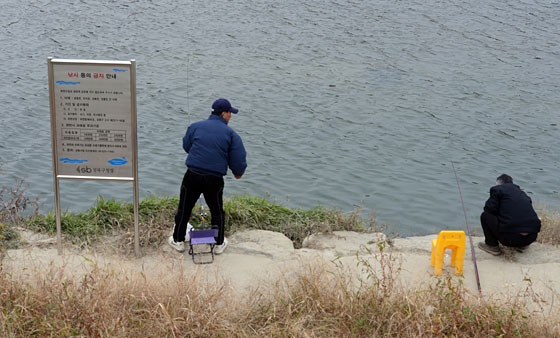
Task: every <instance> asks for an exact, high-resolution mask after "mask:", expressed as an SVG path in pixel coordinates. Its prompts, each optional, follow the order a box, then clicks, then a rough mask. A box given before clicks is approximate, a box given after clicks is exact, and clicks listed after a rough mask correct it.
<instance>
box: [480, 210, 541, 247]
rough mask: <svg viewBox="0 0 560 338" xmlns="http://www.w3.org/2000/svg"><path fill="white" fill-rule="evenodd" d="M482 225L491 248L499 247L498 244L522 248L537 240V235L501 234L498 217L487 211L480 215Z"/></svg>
mask: <svg viewBox="0 0 560 338" xmlns="http://www.w3.org/2000/svg"><path fill="white" fill-rule="evenodd" d="M480 224H481V225H482V230H483V231H484V241H485V242H486V244H488V245H490V246H498V243H502V245H505V246H510V247H522V246H527V245H529V244H531V243H533V242H534V241H535V240H536V239H537V234H536V233H532V234H528V235H526V236H525V235H521V234H519V233H515V232H500V231H499V225H498V217H496V216H495V215H493V214H491V213H489V212H486V211H485V212H483V213H482V215H480Z"/></svg>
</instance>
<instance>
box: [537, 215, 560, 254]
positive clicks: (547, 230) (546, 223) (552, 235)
mask: <svg viewBox="0 0 560 338" xmlns="http://www.w3.org/2000/svg"><path fill="white" fill-rule="evenodd" d="M539 215H540V219H541V222H542V226H541V232H540V233H539V237H538V238H537V242H539V243H542V244H550V245H555V246H560V214H559V213H557V212H552V211H550V210H547V209H543V210H541V211H540V212H539Z"/></svg>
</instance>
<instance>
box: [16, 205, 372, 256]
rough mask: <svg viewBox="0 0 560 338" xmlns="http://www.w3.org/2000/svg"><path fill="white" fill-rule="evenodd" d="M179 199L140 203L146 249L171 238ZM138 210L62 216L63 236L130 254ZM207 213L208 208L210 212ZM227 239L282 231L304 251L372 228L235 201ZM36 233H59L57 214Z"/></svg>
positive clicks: (39, 221)
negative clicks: (335, 234)
mask: <svg viewBox="0 0 560 338" xmlns="http://www.w3.org/2000/svg"><path fill="white" fill-rule="evenodd" d="M178 204H179V200H178V199H177V198H175V197H156V196H152V197H150V198H147V199H144V200H142V201H140V203H139V222H140V245H141V246H143V247H157V246H159V245H160V244H161V243H162V241H164V240H165V239H166V236H167V235H168V234H169V232H170V231H171V229H172V228H173V224H174V216H175V212H176V210H177V205H178ZM133 208H134V206H133V204H132V203H127V202H120V201H115V200H104V199H103V198H101V197H100V198H99V199H98V200H97V201H96V203H95V205H94V206H93V207H92V208H90V209H88V210H87V211H85V212H82V213H71V212H66V213H64V215H63V216H62V222H61V227H62V232H63V234H64V235H65V236H66V237H68V238H69V239H70V240H71V241H72V242H74V243H77V244H81V245H91V244H93V243H95V242H97V241H98V240H99V239H100V238H101V237H103V236H106V235H116V234H121V236H120V240H119V241H118V244H117V246H118V247H119V248H120V249H123V250H127V251H130V250H131V248H132V247H133V246H132V243H133V240H134V209H133ZM206 210H207V209H206ZM224 211H225V214H226V234H227V235H230V234H232V233H234V232H236V231H239V230H242V229H261V230H271V231H277V232H281V233H283V234H284V235H286V236H287V237H288V238H290V239H291V240H292V241H293V242H294V246H295V247H296V248H300V247H301V244H302V242H303V239H304V238H305V237H306V236H308V235H309V234H312V233H316V232H320V231H335V230H354V231H363V230H366V229H371V228H372V227H373V226H374V225H375V220H370V221H369V223H367V224H366V223H364V221H363V220H362V219H361V218H360V216H359V211H358V210H354V211H353V212H351V213H343V212H341V211H340V210H337V209H326V208H323V207H315V208H312V209H292V208H287V207H285V206H282V205H280V204H278V203H275V202H271V201H268V200H266V199H263V198H260V197H255V196H233V197H231V198H226V199H225V201H224ZM200 213H201V206H200V205H196V206H195V207H194V208H193V212H192V216H191V220H190V223H191V224H193V225H195V226H198V225H200V224H201V222H202V220H201V217H200ZM26 226H27V227H29V228H31V229H32V230H34V231H39V232H48V233H51V234H54V233H55V232H56V219H55V215H54V213H50V214H48V215H36V216H35V217H33V218H31V219H29V220H28V221H27V222H26Z"/></svg>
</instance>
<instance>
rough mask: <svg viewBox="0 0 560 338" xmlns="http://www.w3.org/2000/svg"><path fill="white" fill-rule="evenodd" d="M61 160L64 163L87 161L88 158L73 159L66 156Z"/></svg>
mask: <svg viewBox="0 0 560 338" xmlns="http://www.w3.org/2000/svg"><path fill="white" fill-rule="evenodd" d="M60 161H62V162H64V163H84V162H87V161H88V160H73V159H70V158H68V157H65V158H61V159H60Z"/></svg>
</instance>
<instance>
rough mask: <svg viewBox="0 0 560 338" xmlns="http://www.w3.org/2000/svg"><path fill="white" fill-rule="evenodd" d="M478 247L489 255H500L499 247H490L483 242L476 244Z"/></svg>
mask: <svg viewBox="0 0 560 338" xmlns="http://www.w3.org/2000/svg"><path fill="white" fill-rule="evenodd" d="M478 247H479V248H480V249H481V250H482V251H486V252H488V253H489V254H491V255H494V256H499V255H501V254H502V250H501V249H500V247H499V246H491V245H488V244H486V243H484V242H478Z"/></svg>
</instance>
